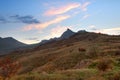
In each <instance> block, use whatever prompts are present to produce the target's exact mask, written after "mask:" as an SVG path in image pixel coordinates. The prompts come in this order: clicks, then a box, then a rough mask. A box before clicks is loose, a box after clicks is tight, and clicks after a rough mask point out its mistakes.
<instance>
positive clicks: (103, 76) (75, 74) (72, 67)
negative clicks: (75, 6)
mask: <svg viewBox="0 0 120 80" xmlns="http://www.w3.org/2000/svg"><path fill="white" fill-rule="evenodd" d="M6 56H9V57H11V58H12V59H13V60H15V61H18V62H19V63H20V64H21V68H20V70H18V74H17V75H16V76H12V78H11V79H10V80H120V73H119V72H120V37H119V36H108V35H103V34H96V33H84V35H79V34H76V35H74V36H73V37H71V38H70V39H66V40H60V41H57V42H52V43H49V44H45V45H42V46H38V47H37V48H35V49H33V50H30V51H29V50H27V51H20V52H19V54H18V52H16V53H15V52H14V53H11V54H10V55H6ZM6 56H5V57H6ZM3 58H4V56H3Z"/></svg>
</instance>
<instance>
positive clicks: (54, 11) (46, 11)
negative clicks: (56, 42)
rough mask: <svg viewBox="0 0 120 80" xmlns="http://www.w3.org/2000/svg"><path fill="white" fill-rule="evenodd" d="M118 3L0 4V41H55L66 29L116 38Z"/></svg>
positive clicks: (35, 0) (34, 0)
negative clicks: (2, 38)
mask: <svg viewBox="0 0 120 80" xmlns="http://www.w3.org/2000/svg"><path fill="white" fill-rule="evenodd" d="M119 3H120V0H117V1H114V0H109V2H108V0H19V1H16V0H11V1H9V2H8V0H0V12H1V13H0V37H13V38H15V39H17V40H20V41H22V42H25V43H28V44H32V43H37V42H40V41H41V40H43V39H49V38H53V37H59V36H60V35H61V34H62V33H63V32H64V31H65V30H66V29H67V28H71V29H72V30H74V31H75V32H77V31H79V30H81V29H85V30H87V31H93V32H101V33H106V34H120V28H119V26H120V22H119V21H120V10H119V7H120V5H119ZM6 4H7V6H5V5H6ZM70 26H71V27H70ZM35 39H37V40H35Z"/></svg>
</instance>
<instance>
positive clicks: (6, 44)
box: [0, 37, 26, 52]
mask: <svg viewBox="0 0 120 80" xmlns="http://www.w3.org/2000/svg"><path fill="white" fill-rule="evenodd" d="M22 46H26V44H24V43H22V42H20V41H18V40H16V39H14V38H12V37H6V38H1V37H0V52H2V51H9V50H13V49H15V48H18V47H22Z"/></svg>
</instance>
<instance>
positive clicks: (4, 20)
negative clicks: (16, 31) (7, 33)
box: [0, 17, 8, 23]
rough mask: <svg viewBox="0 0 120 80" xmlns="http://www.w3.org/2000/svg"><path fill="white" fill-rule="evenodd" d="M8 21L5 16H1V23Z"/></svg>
mask: <svg viewBox="0 0 120 80" xmlns="http://www.w3.org/2000/svg"><path fill="white" fill-rule="evenodd" d="M6 22H8V21H7V20H6V18H5V17H0V23H6Z"/></svg>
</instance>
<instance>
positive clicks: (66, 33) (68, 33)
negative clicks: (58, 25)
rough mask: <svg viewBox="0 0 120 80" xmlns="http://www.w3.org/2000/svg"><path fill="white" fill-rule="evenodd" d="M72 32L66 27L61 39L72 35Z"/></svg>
mask: <svg viewBox="0 0 120 80" xmlns="http://www.w3.org/2000/svg"><path fill="white" fill-rule="evenodd" d="M73 34H75V32H73V31H72V30H71V29H69V28H68V29H67V30H66V31H65V32H64V33H63V34H62V35H61V37H60V38H61V39H67V38H69V37H70V36H72V35H73Z"/></svg>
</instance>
